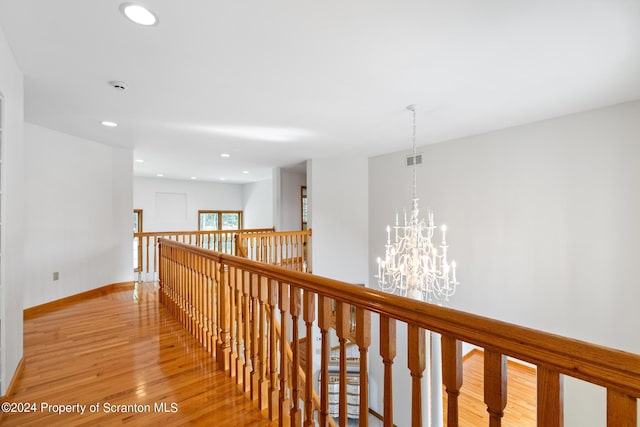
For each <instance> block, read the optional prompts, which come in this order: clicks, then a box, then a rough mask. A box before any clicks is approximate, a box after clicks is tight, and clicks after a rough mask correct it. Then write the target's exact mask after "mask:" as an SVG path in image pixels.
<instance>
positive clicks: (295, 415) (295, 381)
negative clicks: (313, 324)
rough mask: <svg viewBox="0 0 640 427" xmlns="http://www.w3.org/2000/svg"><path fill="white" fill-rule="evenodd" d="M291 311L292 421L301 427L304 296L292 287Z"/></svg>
mask: <svg viewBox="0 0 640 427" xmlns="http://www.w3.org/2000/svg"><path fill="white" fill-rule="evenodd" d="M289 290H290V292H291V294H290V298H291V300H290V305H291V307H290V309H291V310H290V311H291V329H292V334H291V335H292V342H293V348H292V354H293V360H292V362H291V403H292V406H291V421H292V423H291V424H292V425H293V426H296V427H299V426H300V425H301V424H302V410H301V409H300V399H301V394H300V334H299V330H298V329H299V328H298V326H299V325H298V319H299V318H300V314H301V309H302V295H301V291H300V288H297V287H294V286H290V287H289ZM282 339H284V340H285V342H286V336H285V335H282Z"/></svg>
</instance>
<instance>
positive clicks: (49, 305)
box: [23, 281, 136, 320]
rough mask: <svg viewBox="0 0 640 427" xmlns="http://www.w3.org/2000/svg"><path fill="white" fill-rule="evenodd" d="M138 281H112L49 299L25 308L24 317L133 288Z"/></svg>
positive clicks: (35, 315)
mask: <svg viewBox="0 0 640 427" xmlns="http://www.w3.org/2000/svg"><path fill="white" fill-rule="evenodd" d="M135 284H136V282H134V281H130V282H119V283H112V284H110V285H106V286H101V287H99V288H95V289H91V290H88V291H85V292H81V293H79V294H75V295H70V296H68V297H64V298H60V299H57V300H54V301H49V302H46V303H44V304H41V305H36V306H33V307H29V308H25V309H24V311H23V317H24V319H25V320H26V319H30V318H33V317H37V316H40V315H42V314H45V313H50V312H51V311H53V310H57V309H59V308H60V307H63V306H65V305H69V304H73V303H76V302H80V301H84V300H87V299H91V298H95V297H99V296H104V295H108V294H110V293H112V292H120V291H127V290H133V289H134V287H135Z"/></svg>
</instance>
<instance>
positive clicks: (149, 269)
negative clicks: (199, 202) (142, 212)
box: [133, 228, 274, 281]
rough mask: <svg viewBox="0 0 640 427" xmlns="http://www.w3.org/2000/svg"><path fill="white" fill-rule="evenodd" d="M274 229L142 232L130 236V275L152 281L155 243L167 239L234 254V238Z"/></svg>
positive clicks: (155, 259) (154, 276)
mask: <svg viewBox="0 0 640 427" xmlns="http://www.w3.org/2000/svg"><path fill="white" fill-rule="evenodd" d="M273 231H274V228H251V229H246V230H198V231H144V232H137V233H133V252H134V256H133V258H134V272H136V273H138V281H155V280H157V279H158V278H157V273H158V241H159V240H160V239H168V240H173V241H176V242H181V243H185V244H188V245H195V246H198V247H201V248H204V249H211V250H213V251H216V252H221V253H226V254H232V255H236V235H237V234H239V233H241V234H242V235H243V236H251V235H254V234H262V233H270V232H273Z"/></svg>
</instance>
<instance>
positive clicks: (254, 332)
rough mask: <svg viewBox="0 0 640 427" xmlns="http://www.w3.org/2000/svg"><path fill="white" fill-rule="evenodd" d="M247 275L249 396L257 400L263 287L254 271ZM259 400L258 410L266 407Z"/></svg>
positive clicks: (260, 279)
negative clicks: (249, 306) (249, 363)
mask: <svg viewBox="0 0 640 427" xmlns="http://www.w3.org/2000/svg"><path fill="white" fill-rule="evenodd" d="M236 238H237V237H236ZM236 247H237V246H236ZM249 277H250V283H249V291H250V293H251V309H250V311H251V331H250V333H251V338H250V342H251V345H250V348H251V352H250V353H251V356H250V357H251V380H250V384H251V387H250V388H251V390H250V394H249V396H250V397H251V400H258V399H259V396H260V388H259V387H260V386H259V381H260V379H261V378H262V371H261V370H260V368H261V366H260V362H261V360H260V356H261V354H260V350H261V347H262V345H261V343H262V339H263V338H264V325H263V324H262V322H263V321H264V318H263V317H262V316H261V314H262V313H261V312H262V308H263V303H264V301H260V296H261V294H260V291H261V290H262V287H263V286H261V282H262V280H263V278H262V277H259V276H258V275H257V274H255V273H251V274H250V276H249ZM266 298H267V296H266V287H265V300H266ZM261 402H262V399H261V400H260V401H259V402H258V407H259V408H260V410H262V409H265V408H266V406H264V407H260V405H261Z"/></svg>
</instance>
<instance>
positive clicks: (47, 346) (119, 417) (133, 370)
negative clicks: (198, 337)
mask: <svg viewBox="0 0 640 427" xmlns="http://www.w3.org/2000/svg"><path fill="white" fill-rule="evenodd" d="M24 358H25V368H24V372H23V375H22V376H21V378H20V379H18V381H17V382H16V387H15V391H14V394H13V395H11V396H8V399H7V401H8V402H10V403H31V404H34V403H35V411H33V412H30V413H5V414H4V416H3V417H2V418H0V424H2V425H3V426H17V425H20V426H29V425H31V426H40V425H64V426H82V425H86V426H96V425H104V426H109V425H122V424H126V425H132V426H136V425H141V426H142V425H144V426H148V425H207V426H212V425H215V426H248V425H251V426H270V425H277V423H271V422H269V421H268V420H266V419H265V418H264V417H263V416H262V415H261V413H260V412H259V411H258V410H257V409H256V408H255V407H254V406H253V404H252V403H251V402H250V401H249V399H247V398H246V397H245V395H243V393H242V392H241V391H240V389H239V388H238V386H237V385H236V384H235V382H234V381H233V380H232V379H229V378H228V377H227V376H226V375H225V373H224V372H221V371H219V370H217V366H216V364H215V363H214V360H213V359H212V358H211V357H210V355H209V354H208V353H207V352H206V351H205V350H203V349H202V348H201V347H200V345H199V344H198V343H197V342H196V341H195V340H194V339H193V338H192V337H191V336H190V335H189V333H188V332H187V331H185V330H184V329H183V328H182V327H181V326H180V325H179V324H178V323H177V322H176V321H175V320H174V319H173V317H172V316H171V315H170V314H169V313H168V312H167V311H166V309H165V308H164V307H163V306H162V305H161V304H159V303H158V302H157V301H156V291H155V289H154V285H153V284H144V285H141V286H139V288H138V289H137V290H135V291H131V290H126V291H122V290H121V291H118V292H114V293H111V294H108V295H103V296H99V297H96V298H92V299H89V300H85V301H79V302H72V303H70V304H68V305H66V306H64V307H62V308H56V309H54V310H52V311H50V312H48V313H42V314H37V315H34V316H30V317H29V318H27V319H25V324H24ZM47 404H48V405H50V406H49V407H46V406H45V405H47ZM53 405H76V406H70V407H68V408H67V410H75V411H78V410H80V409H81V408H82V406H81V405H85V413H84V414H79V413H78V412H75V413H66V414H57V413H55V412H54V409H55V408H54V406H53ZM91 405H95V406H93V407H91ZM117 405H128V406H117ZM31 409H34V407H32V408H31ZM91 409H94V410H95V411H94V412H91ZM124 410H127V411H128V412H124Z"/></svg>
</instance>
